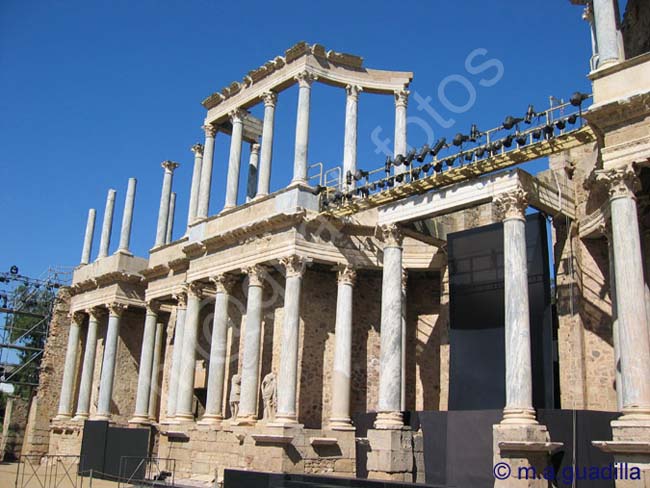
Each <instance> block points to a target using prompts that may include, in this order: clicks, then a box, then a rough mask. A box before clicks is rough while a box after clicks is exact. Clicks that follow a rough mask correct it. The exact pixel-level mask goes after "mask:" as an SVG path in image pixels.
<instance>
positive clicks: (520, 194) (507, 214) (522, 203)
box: [493, 188, 528, 220]
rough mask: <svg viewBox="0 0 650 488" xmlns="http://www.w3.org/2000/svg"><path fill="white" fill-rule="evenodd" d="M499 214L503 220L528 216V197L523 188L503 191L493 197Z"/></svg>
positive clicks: (523, 218) (522, 218)
mask: <svg viewBox="0 0 650 488" xmlns="http://www.w3.org/2000/svg"><path fill="white" fill-rule="evenodd" d="M493 202H494V206H495V208H496V211H497V215H498V216H499V218H500V219H501V220H508V219H521V220H525V218H526V208H527V207H528V198H527V195H526V192H525V191H524V189H523V188H517V189H515V190H512V191H509V192H506V193H501V194H500V195H497V196H496V197H494V199H493Z"/></svg>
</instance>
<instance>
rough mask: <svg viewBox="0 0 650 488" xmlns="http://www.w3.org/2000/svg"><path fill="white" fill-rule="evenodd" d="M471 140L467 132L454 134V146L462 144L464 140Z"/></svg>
mask: <svg viewBox="0 0 650 488" xmlns="http://www.w3.org/2000/svg"><path fill="white" fill-rule="evenodd" d="M466 141H469V136H466V135H465V134H461V133H460V132H459V133H458V134H456V135H455V136H454V139H453V140H452V143H453V144H454V146H461V145H462V144H463V142H466Z"/></svg>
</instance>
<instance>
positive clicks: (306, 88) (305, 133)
mask: <svg viewBox="0 0 650 488" xmlns="http://www.w3.org/2000/svg"><path fill="white" fill-rule="evenodd" d="M315 79H316V76H315V75H313V74H311V73H309V72H307V71H303V72H302V73H299V74H298V75H297V76H296V77H295V80H296V81H297V82H298V113H297V116H296V145H295V149H294V157H293V180H292V181H291V183H307V148H308V146H309V102H310V98H311V84H312V82H313V81H314V80H315Z"/></svg>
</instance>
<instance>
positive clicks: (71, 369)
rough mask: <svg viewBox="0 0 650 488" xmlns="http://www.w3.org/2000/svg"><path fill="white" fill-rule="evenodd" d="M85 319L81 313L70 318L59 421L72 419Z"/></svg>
mask: <svg viewBox="0 0 650 488" xmlns="http://www.w3.org/2000/svg"><path fill="white" fill-rule="evenodd" d="M83 319H84V316H83V314H81V313H73V314H72V315H71V316H70V329H69V332H68V347H67V349H66V351H65V364H64V366H63V381H62V382H61V396H60V397H59V411H58V414H57V416H56V419H57V420H69V419H70V418H71V417H72V399H73V395H74V386H75V376H76V370H77V356H78V353H79V332H80V330H81V324H82V323H83Z"/></svg>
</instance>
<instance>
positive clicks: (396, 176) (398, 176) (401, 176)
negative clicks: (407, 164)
mask: <svg viewBox="0 0 650 488" xmlns="http://www.w3.org/2000/svg"><path fill="white" fill-rule="evenodd" d="M395 181H397V182H398V183H401V182H402V181H404V173H399V174H397V175H395Z"/></svg>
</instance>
